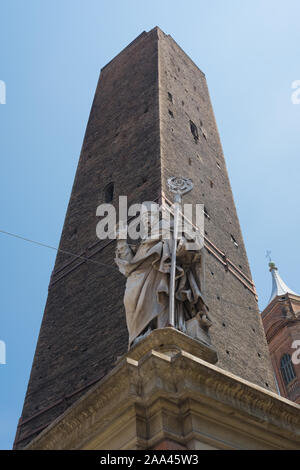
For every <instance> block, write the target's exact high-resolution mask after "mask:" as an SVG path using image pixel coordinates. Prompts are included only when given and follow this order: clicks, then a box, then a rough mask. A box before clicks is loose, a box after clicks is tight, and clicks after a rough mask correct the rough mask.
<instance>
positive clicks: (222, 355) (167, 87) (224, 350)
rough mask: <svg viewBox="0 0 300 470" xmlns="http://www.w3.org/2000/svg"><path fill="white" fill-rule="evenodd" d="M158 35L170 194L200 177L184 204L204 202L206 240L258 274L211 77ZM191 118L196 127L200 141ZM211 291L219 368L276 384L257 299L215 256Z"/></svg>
mask: <svg viewBox="0 0 300 470" xmlns="http://www.w3.org/2000/svg"><path fill="white" fill-rule="evenodd" d="M159 39H160V40H159V72H160V74H159V77H160V100H159V102H160V128H161V160H162V183H163V189H164V191H165V192H166V193H168V191H167V187H166V179H167V178H168V177H169V176H173V175H182V176H185V177H189V178H192V179H193V181H194V189H193V191H192V192H190V193H189V194H187V195H186V196H185V199H184V201H185V202H190V203H194V204H195V203H202V204H204V205H205V209H206V211H207V212H208V214H209V216H210V218H209V219H208V218H205V232H206V235H207V237H208V238H209V239H210V240H211V241H212V242H213V243H214V244H215V245H216V246H217V247H218V248H219V249H220V250H221V251H223V252H225V253H226V255H227V257H228V258H230V259H231V260H232V261H233V262H234V263H235V264H236V265H237V266H238V267H239V269H241V271H243V273H244V274H245V275H246V276H248V277H249V278H251V273H250V268H249V264H248V259H247V255H246V250H245V246H244V242H243V237H242V233H241V229H240V225H239V220H238V217H237V213H236V209H235V205H234V201H233V196H232V191H231V187H230V183H229V178H228V174H227V170H226V164H225V160H224V156H223V151H222V146H221V142H220V138H219V134H218V130H217V126H216V122H215V117H214V113H213V109H212V106H211V102H210V97H209V92H208V88H207V84H206V79H205V75H204V74H203V73H202V72H201V71H200V70H199V69H198V67H197V66H196V65H195V64H194V63H193V62H192V60H191V59H190V58H189V57H188V56H187V55H186V54H185V53H184V52H183V51H182V49H181V48H180V47H179V46H178V45H177V44H176V42H175V41H174V40H173V39H172V38H171V37H170V36H166V35H165V34H164V33H163V32H161V31H160V32H159ZM169 94H171V95H172V101H171V97H170V95H169ZM169 111H171V113H172V115H171V114H170V113H169ZM190 121H192V122H193V123H194V124H195V125H196V126H197V129H198V136H199V138H198V140H197V141H195V139H194V137H193V134H192V132H191V129H190ZM168 196H169V198H171V195H168ZM231 236H233V237H234V239H235V240H236V241H237V243H238V247H237V246H236V245H235V244H234V243H233V240H232V238H231ZM206 291H207V304H208V306H209V308H210V312H211V315H212V317H213V321H214V323H213V327H212V328H211V330H210V331H211V336H212V342H213V344H214V346H215V347H216V348H217V352H218V357H219V362H218V365H220V366H221V367H224V369H226V370H229V371H231V372H233V373H235V374H237V375H239V376H241V377H244V378H245V379H248V380H250V381H252V382H254V383H257V384H259V385H261V386H263V387H268V388H270V389H274V380H273V376H272V368H271V363H270V358H269V352H268V348H267V343H266V340H265V335H264V330H263V327H262V323H261V319H260V315H259V314H258V306H257V302H256V300H255V296H254V295H253V294H252V293H251V292H250V291H249V290H247V289H245V287H244V286H243V284H241V283H240V282H239V281H238V280H237V278H235V277H234V276H233V275H232V274H231V273H230V272H227V271H226V270H225V269H224V267H223V266H222V265H221V264H220V262H219V261H217V260H216V259H215V258H214V257H213V256H212V255H209V254H208V253H207V255H206ZM266 384H268V385H266Z"/></svg>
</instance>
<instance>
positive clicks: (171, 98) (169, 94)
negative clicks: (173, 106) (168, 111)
mask: <svg viewBox="0 0 300 470" xmlns="http://www.w3.org/2000/svg"><path fill="white" fill-rule="evenodd" d="M168 100H169V101H170V102H171V103H173V96H172V95H171V93H170V92H168Z"/></svg>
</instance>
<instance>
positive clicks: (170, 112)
mask: <svg viewBox="0 0 300 470" xmlns="http://www.w3.org/2000/svg"><path fill="white" fill-rule="evenodd" d="M169 114H170V116H171V117H172V118H174V114H173V113H172V111H171V110H170V109H169Z"/></svg>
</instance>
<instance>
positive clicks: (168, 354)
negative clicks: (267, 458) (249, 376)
mask: <svg viewBox="0 0 300 470" xmlns="http://www.w3.org/2000/svg"><path fill="white" fill-rule="evenodd" d="M184 336H186V335H183V334H182V333H181V332H179V331H177V330H174V329H172V328H167V329H164V330H160V331H159V330H156V331H153V332H152V333H151V334H150V335H149V336H147V337H146V338H145V339H144V340H143V341H141V342H140V343H139V344H137V345H136V347H134V348H133V349H132V350H131V351H129V352H128V353H127V354H126V355H125V356H124V357H123V358H122V359H120V360H119V361H118V363H117V365H116V367H115V368H114V369H113V370H112V371H111V373H109V374H108V375H107V376H106V377H105V378H104V379H103V380H102V381H101V382H99V383H98V384H97V385H96V386H94V387H93V388H92V389H91V390H89V392H87V393H86V395H84V396H83V397H81V398H80V399H79V400H78V401H77V402H76V403H75V404H74V405H73V406H72V407H71V408H69V409H68V410H67V411H66V412H65V413H64V414H63V415H61V416H60V417H59V418H58V419H57V420H56V421H54V422H53V423H52V424H51V425H50V426H49V427H48V428H47V429H45V430H44V431H43V432H42V433H41V434H40V435H39V436H38V437H37V438H36V439H34V440H33V441H32V442H31V443H30V444H29V445H28V446H27V449H150V448H153V447H155V446H157V445H159V443H160V442H165V441H168V440H170V441H172V442H173V443H174V442H175V443H177V444H178V446H181V448H182V446H183V447H185V448H188V449H198V448H199V449H200V448H214V449H300V406H299V405H296V404H295V403H292V402H290V401H289V400H286V399H283V398H281V397H279V396H277V395H276V394H274V393H272V392H268V391H266V390H265V389H263V388H261V387H259V386H256V385H254V384H252V383H250V382H247V381H246V380H243V379H240V378H239V377H237V376H235V375H233V374H231V373H228V372H226V371H224V370H222V369H220V368H219V367H217V366H215V365H213V364H210V363H208V362H206V361H204V360H203V359H201V358H199V357H197V356H196V355H194V354H192V353H191V352H190V351H191V350H192V351H194V352H196V351H198V352H199V351H200V352H201V348H200V349H199V345H198V344H192V343H193V342H194V343H195V340H192V339H191V338H188V340H186V338H184ZM168 343H169V344H168ZM196 343H198V342H196ZM184 345H185V347H186V348H187V349H189V351H186V350H184V349H183V346H184Z"/></svg>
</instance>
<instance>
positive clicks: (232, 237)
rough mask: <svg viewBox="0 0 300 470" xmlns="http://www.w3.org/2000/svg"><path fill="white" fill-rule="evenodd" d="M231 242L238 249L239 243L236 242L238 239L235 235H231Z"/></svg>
mask: <svg viewBox="0 0 300 470" xmlns="http://www.w3.org/2000/svg"><path fill="white" fill-rule="evenodd" d="M231 241H232V243H233V244H234V246H236V247H237V248H238V246H239V244H238V242H237V241H236V239H235V238H234V236H233V235H231Z"/></svg>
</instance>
